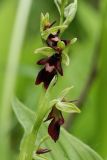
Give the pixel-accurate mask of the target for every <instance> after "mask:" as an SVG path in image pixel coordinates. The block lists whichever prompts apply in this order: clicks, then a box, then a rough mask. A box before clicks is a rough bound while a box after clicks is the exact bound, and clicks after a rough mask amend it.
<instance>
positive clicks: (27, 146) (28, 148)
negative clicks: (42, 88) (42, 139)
mask: <svg viewBox="0 0 107 160" xmlns="http://www.w3.org/2000/svg"><path fill="white" fill-rule="evenodd" d="M47 92H48V91H47ZM47 92H46V94H45V96H44V99H43V100H42V103H41V104H40V106H39V107H38V108H39V109H38V112H37V118H36V121H35V124H34V126H33V129H32V131H31V133H30V134H29V135H27V136H26V137H25V139H24V142H23V145H22V147H21V148H22V150H21V152H20V155H19V159H18V160H32V155H33V151H34V149H35V143H36V138H37V134H38V130H39V128H40V126H41V124H42V122H43V119H44V117H45V115H46V114H47V112H48V111H49V109H50V105H49V103H48V102H49V94H47Z"/></svg>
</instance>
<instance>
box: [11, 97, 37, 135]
mask: <svg viewBox="0 0 107 160" xmlns="http://www.w3.org/2000/svg"><path fill="white" fill-rule="evenodd" d="M12 108H13V111H14V113H15V115H16V117H17V119H18V121H19V122H20V124H21V125H22V127H23V128H24V130H25V133H26V134H28V133H30V131H31V129H32V127H33V125H34V123H35V119H36V116H35V113H34V112H33V111H32V110H30V109H29V108H27V107H26V106H25V105H24V104H22V103H21V102H20V101H19V100H18V99H17V98H14V99H13V101H12Z"/></svg>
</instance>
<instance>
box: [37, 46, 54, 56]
mask: <svg viewBox="0 0 107 160" xmlns="http://www.w3.org/2000/svg"><path fill="white" fill-rule="evenodd" d="M34 53H35V54H42V55H45V56H51V55H52V54H53V53H54V50H53V49H52V48H51V47H42V48H38V49H36V50H35V51H34Z"/></svg>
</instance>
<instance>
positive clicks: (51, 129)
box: [45, 106, 64, 142]
mask: <svg viewBox="0 0 107 160" xmlns="http://www.w3.org/2000/svg"><path fill="white" fill-rule="evenodd" d="M48 120H51V122H50V124H49V126H48V133H49V135H50V136H51V138H52V139H53V140H54V141H55V142H56V141H57V140H58V138H59V134H60V126H61V125H63V123H64V118H63V116H62V113H61V111H59V110H58V109H57V108H56V107H55V106H54V107H53V108H52V110H51V112H50V113H49V115H48V117H47V119H46V120H45V121H48Z"/></svg>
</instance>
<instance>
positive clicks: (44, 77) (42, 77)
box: [35, 68, 57, 89]
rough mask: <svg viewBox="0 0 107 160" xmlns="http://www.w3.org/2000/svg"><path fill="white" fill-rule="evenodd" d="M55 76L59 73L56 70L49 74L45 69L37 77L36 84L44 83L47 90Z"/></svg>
mask: <svg viewBox="0 0 107 160" xmlns="http://www.w3.org/2000/svg"><path fill="white" fill-rule="evenodd" d="M54 76H57V72H56V70H55V69H54V70H53V71H52V72H48V71H46V70H45V68H43V69H42V70H41V71H40V72H39V73H38V75H37V78H36V81H35V84H36V85H39V84H40V83H42V82H43V84H44V88H45V89H47V88H48V86H49V84H50V82H51V80H52V79H53V78H54Z"/></svg>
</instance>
